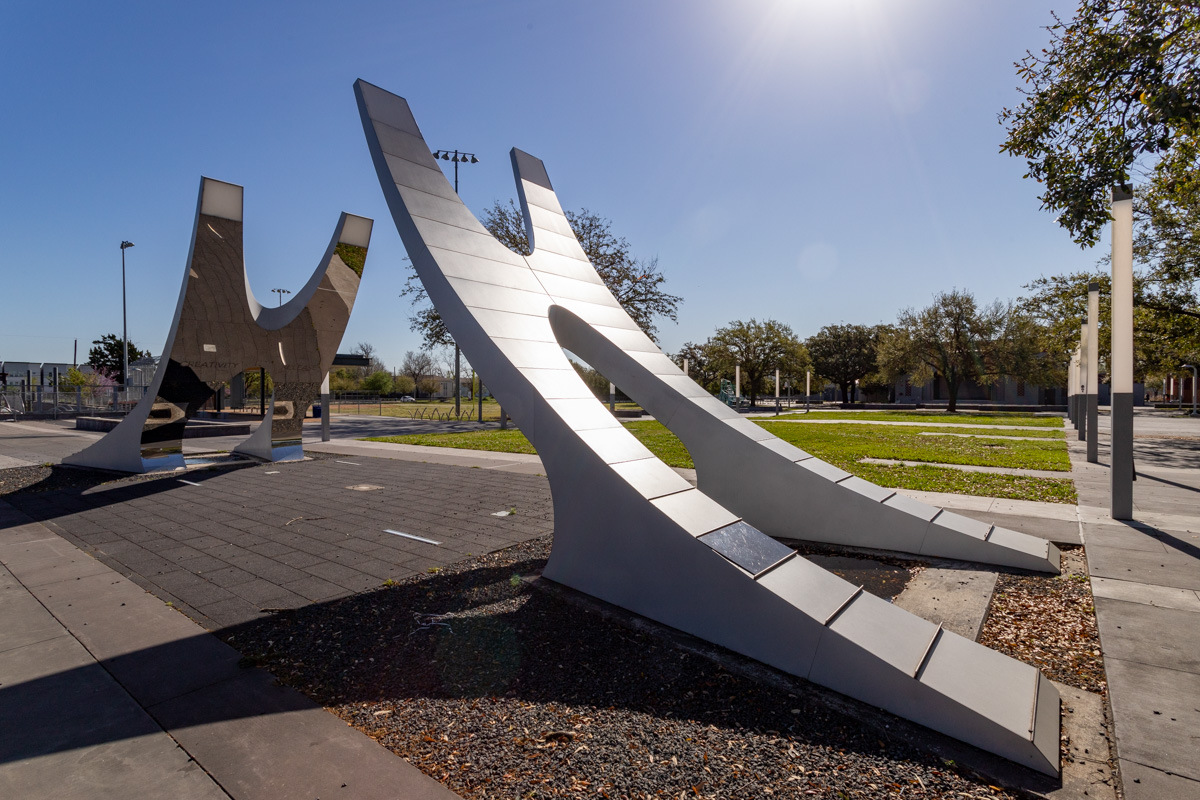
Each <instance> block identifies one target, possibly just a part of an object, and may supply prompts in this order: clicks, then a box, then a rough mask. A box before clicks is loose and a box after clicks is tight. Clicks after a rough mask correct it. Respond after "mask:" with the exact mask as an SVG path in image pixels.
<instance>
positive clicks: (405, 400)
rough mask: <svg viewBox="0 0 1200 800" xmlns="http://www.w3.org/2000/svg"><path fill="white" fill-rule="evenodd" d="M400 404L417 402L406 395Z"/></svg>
mask: <svg viewBox="0 0 1200 800" xmlns="http://www.w3.org/2000/svg"><path fill="white" fill-rule="evenodd" d="M400 402H401V403H415V402H417V401H416V400H415V399H414V398H413V396H412V395H409V394H406V395H404V396H403V397H401V398H400Z"/></svg>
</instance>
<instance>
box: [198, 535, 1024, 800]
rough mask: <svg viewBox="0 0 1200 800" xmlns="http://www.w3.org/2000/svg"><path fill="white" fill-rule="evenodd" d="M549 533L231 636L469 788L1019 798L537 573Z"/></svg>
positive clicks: (495, 792) (455, 784) (407, 754)
mask: <svg viewBox="0 0 1200 800" xmlns="http://www.w3.org/2000/svg"><path fill="white" fill-rule="evenodd" d="M549 546H550V538H549V537H544V538H542V539H537V540H533V541H530V542H526V543H524V544H520V545H516V546H514V547H510V548H508V549H506V550H502V551H499V552H496V553H492V554H489V555H486V556H482V557H477V558H473V559H470V560H468V561H465V562H460V563H457V564H455V565H453V566H451V567H447V568H445V569H443V570H441V571H439V572H438V573H436V574H429V575H421V576H419V577H416V578H411V579H408V580H406V581H404V582H402V583H399V584H396V585H395V586H392V587H388V588H384V589H381V590H379V591H376V592H371V593H366V594H361V595H356V596H354V597H349V598H345V599H343V600H339V601H335V602H333V603H329V604H321V605H314V606H309V607H306V608H302V609H298V610H294V611H287V612H282V613H279V614H275V615H272V616H271V617H270V618H266V619H263V620H261V621H258V622H254V623H248V624H246V625H243V626H239V627H236V628H229V629H226V630H225V631H223V632H222V633H221V635H222V636H223V637H224V638H226V640H227V641H228V642H229V643H230V644H231V645H233V646H234V647H236V648H238V649H239V650H241V652H242V653H244V654H246V656H247V658H246V663H247V664H248V665H249V664H258V665H262V666H265V667H267V668H269V669H270V670H271V671H272V672H273V673H274V674H275V675H276V676H278V677H279V678H280V679H281V680H283V681H284V682H285V683H288V684H290V685H292V686H295V687H297V688H298V689H300V690H301V691H304V692H305V693H306V694H308V695H310V696H311V697H313V698H314V699H315V700H316V701H317V702H319V703H321V704H322V705H324V706H326V707H327V708H329V709H330V710H331V711H333V712H334V713H336V714H338V715H339V716H341V717H342V718H343V719H345V720H346V721H347V722H348V723H350V724H352V725H354V726H355V727H357V728H359V729H361V730H363V731H365V732H366V733H367V734H368V735H370V736H372V737H373V738H375V739H377V740H378V741H379V742H380V743H382V744H383V745H385V746H386V747H388V748H390V749H391V750H393V751H394V752H396V753H397V754H399V755H401V756H403V757H404V758H406V759H408V760H410V761H411V762H412V763H413V764H415V765H416V766H418V767H419V768H421V769H422V770H424V771H425V772H426V773H427V774H429V775H432V776H433V777H435V778H437V779H438V780H440V781H442V782H443V783H445V784H446V785H447V786H448V787H450V788H451V789H453V790H454V791H456V792H459V793H460V794H462V795H463V796H464V797H468V798H485V797H486V798H491V797H504V798H508V797H529V798H551V797H583V796H597V797H613V798H616V797H636V798H641V797H659V796H668V797H764V796H767V795H779V796H784V797H805V796H817V797H831V798H837V797H885V796H896V795H901V794H902V795H903V796H905V797H928V798H943V797H945V798H962V797H1009V796H1011V795H1008V794H1005V793H1003V792H1001V791H1000V790H998V789H993V788H992V787H989V786H988V785H987V783H986V782H983V781H982V780H981V779H979V778H977V777H972V776H971V775H969V774H967V773H966V772H964V771H962V770H961V768H958V767H956V766H954V765H953V764H952V763H944V762H942V761H941V760H940V759H938V758H937V757H936V756H934V755H932V754H930V753H928V752H925V751H922V750H920V749H917V748H916V747H914V746H913V745H911V744H909V743H908V741H907V740H906V739H904V738H903V737H901V736H896V737H890V736H888V735H887V734H886V733H885V734H883V735H882V736H881V735H880V734H879V733H877V732H876V731H875V730H873V729H870V728H867V727H865V726H864V725H862V724H861V723H860V722H858V721H856V720H855V719H853V718H851V717H849V716H845V715H842V714H841V713H838V712H834V711H831V710H829V709H828V708H825V707H821V706H818V705H816V704H813V703H812V702H811V701H809V700H807V699H804V698H801V697H797V696H796V695H792V694H789V693H787V692H786V691H782V690H779V689H776V688H772V687H769V686H765V685H762V684H759V683H756V682H753V681H750V680H748V679H745V678H742V677H740V676H737V675H734V674H732V673H730V672H728V671H726V670H724V669H723V668H722V667H721V666H719V665H718V664H716V663H714V662H712V661H710V660H709V659H707V658H704V657H701V656H698V655H693V654H690V653H687V652H684V651H681V650H679V649H677V648H676V647H674V646H672V645H671V644H669V643H668V642H666V641H663V640H661V639H659V638H656V637H655V636H653V635H651V634H649V633H643V632H640V631H635V630H630V629H628V628H626V627H623V626H621V625H619V624H617V623H616V622H612V621H608V620H606V619H604V618H603V617H602V616H601V615H600V614H598V613H594V612H591V611H586V610H583V609H581V608H579V607H577V606H576V605H574V604H571V603H568V602H566V601H564V600H562V599H560V598H559V597H557V596H555V594H554V593H550V592H543V591H538V590H537V589H536V588H532V587H530V585H529V584H528V583H527V582H526V581H523V580H521V577H520V576H522V575H529V574H531V573H536V572H537V571H539V570H540V569H541V567H542V566H543V564H544V563H545V558H546V556H547V554H548V552H549Z"/></svg>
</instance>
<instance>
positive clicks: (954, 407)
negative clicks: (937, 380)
mask: <svg viewBox="0 0 1200 800" xmlns="http://www.w3.org/2000/svg"><path fill="white" fill-rule="evenodd" d="M958 383H959V382H958V381H952V380H950V379H949V378H947V379H946V388H947V389H949V390H950V402H949V403H948V404H947V405H946V411H948V412H949V413H951V414H953V413H954V412H955V411H958Z"/></svg>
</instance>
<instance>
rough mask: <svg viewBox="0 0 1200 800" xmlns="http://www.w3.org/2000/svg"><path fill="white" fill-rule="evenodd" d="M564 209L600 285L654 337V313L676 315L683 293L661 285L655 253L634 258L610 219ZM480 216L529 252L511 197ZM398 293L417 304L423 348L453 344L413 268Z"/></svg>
mask: <svg viewBox="0 0 1200 800" xmlns="http://www.w3.org/2000/svg"><path fill="white" fill-rule="evenodd" d="M566 215H567V222H568V223H570V225H571V230H572V231H574V232H575V236H576V238H577V239H578V240H579V244H580V246H581V247H583V252H584V253H585V254H586V255H587V257H588V260H589V261H591V262H592V266H594V267H595V268H596V272H598V273H599V274H600V278H601V280H603V281H604V285H605V286H607V287H608V289H609V291H611V292H612V293H613V296H614V297H616V298H617V302H619V303H620V304H621V307H622V308H623V309H625V312H626V313H627V314H629V316H630V317H632V318H633V320H634V322H636V323H637V324H638V326H639V327H640V328H641V329H642V330H643V331H645V332H646V333H647V334H648V335H649V336H650V337H651V338H655V335H656V334H657V332H658V328H657V327H656V326H655V324H654V322H655V320H656V319H657V318H659V317H665V318H666V319H669V320H671V321H672V322H674V321H675V319H676V315H677V311H678V308H679V304H680V303H681V302H682V298H679V297H676V296H675V295H672V294H668V293H667V292H666V290H665V289H664V284H665V283H666V281H667V279H666V276H664V275H663V274H662V272H661V271H660V270H659V268H658V257H657V256H655V257H653V258H649V259H639V258H635V257H634V256H633V255H632V253H631V252H630V245H629V242H628V241H627V240H626V239H625V238H624V237H618V236H617V235H616V234H614V233H613V232H612V223H611V222H610V221H609V220H607V219H605V218H604V217H601V216H600V215H598V214H596V213H594V212H591V211H588V210H587V209H586V208H583V209H580V210H578V211H567V212H566ZM482 222H483V225H484V227H485V228H487V229H488V230H489V231H491V233H492V235H493V236H495V237H496V239H497V240H498V241H499V242H500V243H501V244H503V245H504V246H505V247H507V248H508V249H510V250H512V251H513V252H515V253H519V254H521V255H528V254H529V237H528V235H527V234H526V232H525V220H524V217H522V215H521V210H520V209H519V208H518V207H517V204H516V203H514V202H513V201H512V200H509V201H508V204H507V205H505V204H502V203H500V202H498V201H497V202H496V203H495V204H493V205H492V207H491V208H490V209H488V210H487V212H486V213H485V214H484V216H483V220H482ZM410 270H411V265H410ZM401 296H403V297H408V298H409V299H410V302H411V303H412V304H413V307H414V308H415V309H416V310H415V311H414V313H413V316H411V317H409V325H410V326H411V328H412V330H414V331H417V332H419V333H420V334H421V337H422V338H423V339H424V341H425V345H426V347H427V348H429V347H436V346H438V345H446V344H453V341H454V340H453V339H452V338H451V336H450V332H449V331H448V330H447V329H446V325H445V323H444V322H443V321H442V318H441V315H440V314H438V312H437V309H436V308H434V307H433V306H432V305H430V303H429V297H428V295H427V294H426V293H425V287H424V286H422V285H421V281H420V279H419V278H418V277H417V275H416V272H415V271H412V272H410V274H409V276H408V278H407V280H406V281H405V286H404V290H403V291H402V292H401Z"/></svg>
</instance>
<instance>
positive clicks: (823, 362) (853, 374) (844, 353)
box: [804, 325, 876, 402]
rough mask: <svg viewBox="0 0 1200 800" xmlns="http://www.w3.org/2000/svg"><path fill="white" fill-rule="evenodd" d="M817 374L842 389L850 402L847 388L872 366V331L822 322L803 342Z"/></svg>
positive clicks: (873, 348)
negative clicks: (824, 324) (823, 324)
mask: <svg viewBox="0 0 1200 800" xmlns="http://www.w3.org/2000/svg"><path fill="white" fill-rule="evenodd" d="M804 344H805V346H806V347H807V348H808V353H809V355H810V356H812V363H813V367H814V368H815V369H816V371H817V374H818V375H820V376H821V377H822V378H824V379H825V380H827V381H829V382H830V383H836V384H837V385H838V386H839V387H840V388H841V390H842V397H843V398H845V400H846V402H852V400H853V399H856V398H852V397H851V394H850V392H851V387H853V386H854V382H855V381H856V380H861V379H864V378H866V377H867V376H868V375H870V374H871V373H872V372H874V371H875V369H876V363H875V331H874V329H873V328H870V327H868V326H866V325H826V326H825V327H824V328H821V330H819V331H817V332H816V333H815V334H813V335H812V336H810V337H809V338H808V340H807V341H805V343H804Z"/></svg>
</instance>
